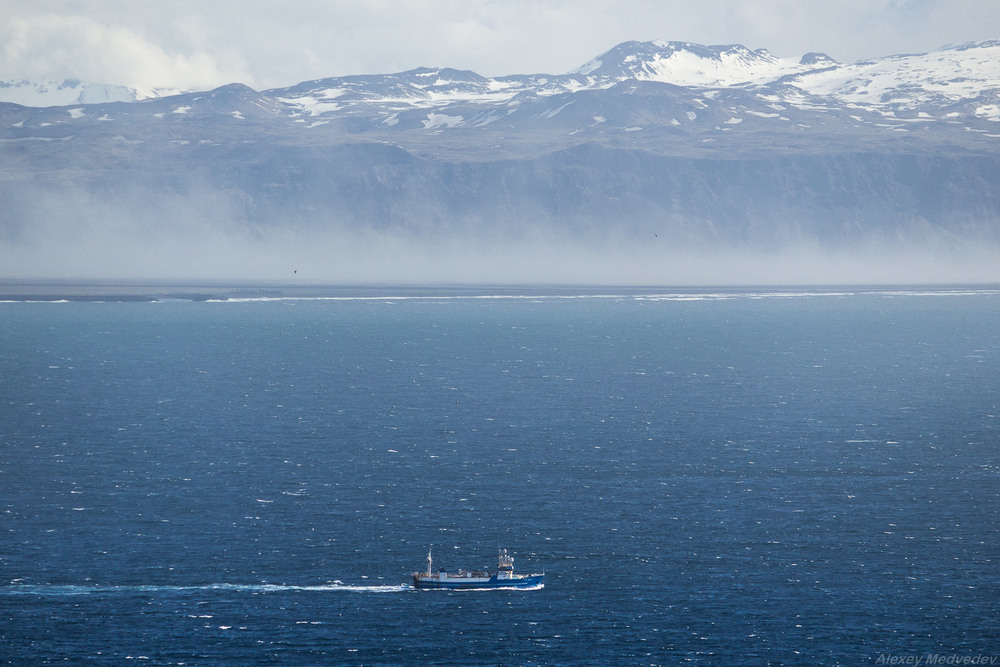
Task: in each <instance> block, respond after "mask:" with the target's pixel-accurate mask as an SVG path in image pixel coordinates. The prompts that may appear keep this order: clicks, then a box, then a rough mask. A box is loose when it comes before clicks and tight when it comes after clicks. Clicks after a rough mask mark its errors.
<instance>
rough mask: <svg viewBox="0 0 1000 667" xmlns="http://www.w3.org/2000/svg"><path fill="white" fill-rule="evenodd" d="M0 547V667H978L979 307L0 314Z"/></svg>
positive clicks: (312, 303) (995, 643) (378, 304)
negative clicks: (455, 580) (470, 579)
mask: <svg viewBox="0 0 1000 667" xmlns="http://www.w3.org/2000/svg"><path fill="white" fill-rule="evenodd" d="M0 536H2V539H0V660H2V661H3V662H4V663H5V664H17V665H20V664H54V663H69V664H88V665H90V664H96V665H101V664H109V665H110V664H114V665H119V664H128V663H131V662H132V661H135V662H136V663H138V664H150V665H238V664H239V665H251V664H253V665H256V664H262V665H268V664H270V665H410V664H419V665H675V664H696V665H761V664H772V665H799V664H824V665H829V664H842V665H857V664H917V663H915V662H913V661H915V660H917V659H921V660H923V662H922V664H934V663H933V662H930V661H928V659H929V658H930V659H931V660H947V659H951V660H962V659H968V660H971V659H978V660H980V661H982V662H980V663H968V662H966V663H959V662H953V663H951V664H1000V568H998V565H1000V561H998V559H1000V547H998V544H1000V291H998V290H994V289H978V288H969V289H946V288H941V289H928V290H904V289H885V290H862V289H858V290H842V291H833V290H801V291H790V290H780V291H767V290H761V291H753V290H729V291H727V290H685V291H669V290H662V291H656V290H645V291H637V292H636V293H634V294H630V293H627V291H625V292H623V291H618V292H614V293H601V292H600V291H586V290H581V291H578V292H575V293H566V292H560V293H554V294H551V295H550V294H546V293H545V291H544V290H533V291H530V292H529V291H525V292H523V293H518V292H517V290H508V291H505V292H503V293H500V292H498V293H497V294H495V295H491V294H490V293H488V292H485V293H484V292H483V291H482V290H480V291H478V292H474V293H473V292H469V293H467V294H466V293H462V292H461V291H458V292H456V293H450V294H448V295H440V294H436V293H431V292H428V293H427V294H424V295H421V294H420V293H419V291H414V290H407V291H403V290H401V291H400V292H399V294H398V295H394V294H393V293H392V292H391V290H390V291H382V292H380V293H379V294H377V295H373V296H367V297H366V296H364V295H357V296H350V297H338V298H283V297H282V296H280V295H277V296H260V297H255V296H248V297H246V298H231V299H228V300H199V301H191V300H174V299H163V300H159V301H153V302H102V301H94V302H78V301H68V302H25V301H18V302H8V303H0ZM431 547H433V550H434V558H435V566H440V567H442V568H446V569H449V570H454V569H458V568H476V569H480V568H486V567H489V566H492V565H495V563H496V551H497V549H498V547H502V548H506V549H508V550H509V551H510V552H511V553H512V554H513V555H514V557H515V568H516V571H517V572H520V573H529V572H544V573H545V585H544V588H542V589H540V590H527V591H514V590H498V591H457V592H447V591H419V590H415V589H413V587H412V578H411V573H412V572H414V571H418V570H423V569H424V568H425V566H426V561H425V558H426V554H427V551H428V549H429V548H431ZM891 660H897V661H902V660H910V661H911V662H909V663H905V662H890V661H891ZM990 660H992V661H993V663H991V662H990ZM937 664H948V663H943V662H941V663H937Z"/></svg>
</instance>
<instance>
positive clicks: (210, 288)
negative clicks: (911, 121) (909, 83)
mask: <svg viewBox="0 0 1000 667" xmlns="http://www.w3.org/2000/svg"><path fill="white" fill-rule="evenodd" d="M968 291H972V292H992V291H996V292H998V293H1000V284H955V285H743V286H648V285H638V286H623V285H610V286H601V285H489V284H484V285H460V284H455V285H451V284H446V285H433V284H430V285H416V284H414V285H282V284H273V285H272V284H262V285H252V284H239V283H235V284H222V283H220V284H208V285H202V284H168V283H129V282H110V281H108V282H90V283H87V282H56V281H37V282H35V281H28V280H6V281H5V280H0V302H81V303H86V302H114V303H130V302H134V303H152V302H158V301H193V302H199V301H202V302H203V301H243V300H258V299H259V300H281V299H366V298H367V299H392V298H427V299H433V298H459V297H468V298H472V297H509V298H519V297H524V298H544V297H552V298H560V297H562V298H568V297H585V296H592V297H598V296H604V297H629V296H634V297H657V296H674V297H678V298H683V297H684V296H690V297H697V296H716V297H725V296H729V297H738V296H747V297H751V296H760V295H763V294H766V295H770V296H783V295H787V296H795V295H799V296H803V295H817V296H820V295H832V294H848V293H850V294H856V293H872V294H878V293H899V294H903V293H961V292H968Z"/></svg>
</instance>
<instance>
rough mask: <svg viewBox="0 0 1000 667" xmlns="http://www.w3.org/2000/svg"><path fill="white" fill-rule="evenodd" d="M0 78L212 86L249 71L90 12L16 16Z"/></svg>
mask: <svg viewBox="0 0 1000 667" xmlns="http://www.w3.org/2000/svg"><path fill="white" fill-rule="evenodd" d="M0 41H2V42H3V43H4V48H3V58H2V60H0V80H19V79H42V80H54V81H59V80H62V79H66V78H72V79H80V80H82V81H85V82H94V83H124V84H127V85H132V86H136V87H151V88H152V87H161V88H208V87H214V86H218V85H222V84H225V83H230V82H232V81H238V80H241V79H245V78H247V77H248V76H249V74H248V72H247V71H246V70H245V69H242V68H238V67H231V68H229V70H228V71H227V68H225V67H224V66H223V65H222V64H221V63H220V62H219V59H218V58H217V56H216V55H214V54H212V53H209V52H208V51H205V50H203V51H194V52H190V53H180V52H170V51H168V50H166V49H165V48H163V47H162V46H160V45H159V44H157V43H156V42H155V41H151V40H150V39H147V38H146V37H144V36H143V35H141V34H140V33H138V32H136V31H135V30H133V29H131V28H128V27H125V26H122V25H118V24H115V23H103V22H101V21H98V20H95V19H93V18H88V17H85V16H76V15H68V16H59V15H54V14H47V15H43V16H38V17H28V18H23V17H22V18H11V19H10V20H9V21H6V22H5V23H4V24H3V26H2V27H0Z"/></svg>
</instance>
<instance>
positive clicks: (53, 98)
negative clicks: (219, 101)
mask: <svg viewBox="0 0 1000 667" xmlns="http://www.w3.org/2000/svg"><path fill="white" fill-rule="evenodd" d="M182 92H184V91H181V90H176V89H167V88H155V89H153V88H150V89H141V88H130V87H129V86H121V85H112V84H105V83H84V82H82V81H80V80H79V79H66V80H64V81H62V82H55V81H27V80H20V81H0V102H9V103H11V104H20V105H21V106H25V107H62V106H69V105H71V104H105V103H108V102H138V101H140V100H147V99H153V98H157V97H167V96H170V95H178V94H180V93H182Z"/></svg>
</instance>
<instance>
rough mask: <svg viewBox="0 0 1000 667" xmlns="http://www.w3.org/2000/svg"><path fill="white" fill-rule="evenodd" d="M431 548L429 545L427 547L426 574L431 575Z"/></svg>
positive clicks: (432, 560)
mask: <svg viewBox="0 0 1000 667" xmlns="http://www.w3.org/2000/svg"><path fill="white" fill-rule="evenodd" d="M433 548H434V547H433V546H431V547H429V548H428V549H427V576H430V575H431V563H432V562H434V559H433V558H432V557H431V550H432V549H433Z"/></svg>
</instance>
